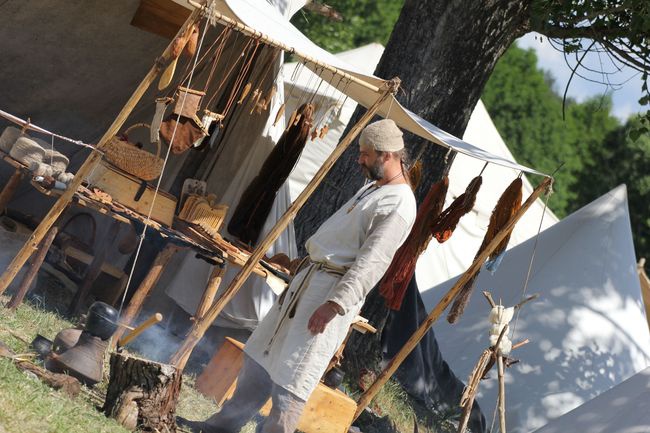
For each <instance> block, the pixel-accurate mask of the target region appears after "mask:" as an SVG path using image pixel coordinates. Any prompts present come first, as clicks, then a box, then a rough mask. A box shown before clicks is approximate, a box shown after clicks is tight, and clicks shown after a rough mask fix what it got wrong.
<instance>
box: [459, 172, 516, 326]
mask: <svg viewBox="0 0 650 433" xmlns="http://www.w3.org/2000/svg"><path fill="white" fill-rule="evenodd" d="M521 185H522V180H521V178H520V177H518V178H517V179H515V180H513V181H512V182H511V183H510V185H508V188H506V190H505V191H504V192H503V194H501V197H499V200H498V201H497V204H496V206H495V207H494V210H493V211H492V215H491V216H490V224H489V225H488V228H487V231H486V232H485V237H484V238H483V242H482V243H481V246H480V247H479V249H478V251H477V252H476V255H475V257H474V258H475V259H476V257H478V256H479V255H480V254H481V253H482V252H483V251H484V250H485V248H486V247H487V246H488V244H489V243H490V242H492V240H493V239H494V238H495V237H496V235H497V234H498V233H499V232H501V231H502V230H503V229H504V227H505V225H506V224H507V223H508V221H509V220H510V218H512V216H513V215H514V214H516V213H517V212H518V211H519V209H520V208H521V199H522V191H521ZM511 234H512V229H510V232H509V233H508V234H507V235H506V237H505V238H503V240H502V241H501V242H500V243H499V245H498V246H497V247H496V248H495V249H494V251H492V253H490V257H489V260H495V259H496V258H497V257H499V256H500V255H501V254H503V252H504V251H505V250H506V247H507V246H508V241H509V240H510V235H511ZM479 272H480V268H479V270H477V271H476V273H475V274H474V275H472V277H471V278H470V279H469V280H468V281H467V283H465V285H464V286H463V287H462V288H461V289H460V291H459V292H458V294H457V295H456V298H455V299H454V303H453V304H452V306H451V309H450V310H449V314H448V315H447V321H448V322H449V323H456V321H458V319H459V318H460V316H461V315H462V314H463V311H465V307H466V306H467V303H468V302H469V298H470V295H471V294H472V289H473V288H474V281H476V277H478V273H479Z"/></svg>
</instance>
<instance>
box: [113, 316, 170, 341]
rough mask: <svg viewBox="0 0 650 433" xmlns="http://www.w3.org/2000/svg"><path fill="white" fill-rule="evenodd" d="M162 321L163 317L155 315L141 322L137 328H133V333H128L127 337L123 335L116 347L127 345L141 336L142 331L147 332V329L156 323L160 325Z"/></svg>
mask: <svg viewBox="0 0 650 433" xmlns="http://www.w3.org/2000/svg"><path fill="white" fill-rule="evenodd" d="M162 319H163V315H162V314H160V313H156V314H154V315H153V316H151V317H149V318H148V319H147V320H145V321H144V322H142V323H141V324H140V325H138V327H137V328H135V329H134V330H133V331H131V332H129V333H128V334H127V335H125V336H124V337H123V338H121V339H120V340H119V342H118V343H117V345H118V346H120V347H123V346H126V345H127V344H129V343H130V342H131V341H132V340H133V339H134V338H135V337H137V336H138V335H140V334H142V333H143V332H144V331H146V330H147V328H149V327H151V326H153V325H155V324H156V323H160V322H161V321H162Z"/></svg>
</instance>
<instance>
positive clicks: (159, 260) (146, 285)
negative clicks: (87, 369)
mask: <svg viewBox="0 0 650 433" xmlns="http://www.w3.org/2000/svg"><path fill="white" fill-rule="evenodd" d="M179 248H180V247H178V246H177V245H174V244H167V245H166V246H165V248H163V249H162V251H160V252H159V253H158V255H157V256H156V259H155V260H154V262H153V265H152V266H151V268H150V269H149V272H148V273H147V276H145V277H144V280H142V282H141V283H140V286H139V287H138V288H137V290H136V291H135V293H134V294H133V297H132V298H131V302H129V305H128V307H127V308H126V310H124V312H123V313H122V317H121V318H120V321H121V323H123V324H125V325H131V324H132V323H133V320H135V318H136V316H137V315H138V313H139V312H140V309H141V308H142V304H144V300H145V299H147V296H149V293H150V292H151V289H152V288H153V287H154V286H155V285H156V283H157V282H158V280H159V279H160V276H161V275H162V273H163V270H164V269H165V266H167V263H169V261H170V260H171V258H172V257H173V256H174V254H176V252H177V251H178V250H179ZM127 290H128V287H127ZM124 330H125V328H124V327H122V326H120V327H119V328H117V331H115V334H113V339H112V342H111V348H112V349H114V348H115V347H116V346H117V342H118V341H119V340H120V337H122V335H123V334H124Z"/></svg>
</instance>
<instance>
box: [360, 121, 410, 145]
mask: <svg viewBox="0 0 650 433" xmlns="http://www.w3.org/2000/svg"><path fill="white" fill-rule="evenodd" d="M402 135H403V134H402V131H400V129H399V128H398V127H397V125H396V124H395V122H394V121H392V120H391V119H382V120H380V121H378V122H374V123H371V124H370V125H368V126H366V127H365V128H364V130H363V131H361V135H360V136H359V145H361V146H363V147H372V148H374V149H375V150H378V151H381V152H397V151H398V150H402V149H404V139H403V138H402Z"/></svg>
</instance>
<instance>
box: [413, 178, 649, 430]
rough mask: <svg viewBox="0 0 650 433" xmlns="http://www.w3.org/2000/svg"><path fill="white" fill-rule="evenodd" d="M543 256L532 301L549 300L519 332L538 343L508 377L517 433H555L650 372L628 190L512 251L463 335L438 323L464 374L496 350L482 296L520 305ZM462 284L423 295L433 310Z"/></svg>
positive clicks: (511, 422) (486, 393) (487, 389)
mask: <svg viewBox="0 0 650 433" xmlns="http://www.w3.org/2000/svg"><path fill="white" fill-rule="evenodd" d="M454 236H455V235H454ZM452 239H453V237H452ZM536 244H537V246H536V247H535V245H536ZM533 252H534V253H535V256H534V259H535V260H534V263H533V266H532V269H531V274H530V275H531V277H530V281H529V282H528V290H527V291H528V294H531V293H539V294H540V295H541V296H540V299H539V300H537V301H535V302H534V303H531V304H529V305H526V307H525V308H524V309H523V310H522V313H521V315H520V316H519V319H518V321H516V322H515V321H513V324H512V325H513V327H514V328H515V331H516V334H515V336H514V337H513V341H515V342H516V341H519V340H522V339H524V338H529V339H530V340H531V343H529V344H527V345H525V346H524V347H522V348H521V349H518V350H516V351H515V352H513V356H514V357H516V358H517V359H520V360H521V362H520V363H518V364H516V365H514V366H513V367H512V368H511V369H509V371H508V372H507V385H506V400H507V404H506V410H507V422H508V431H510V432H515V433H527V432H530V431H532V430H534V429H536V428H539V427H541V426H543V425H545V424H546V423H547V422H548V421H549V420H551V419H553V418H557V417H559V416H560V415H562V414H564V413H566V412H567V411H569V410H571V409H573V408H575V407H577V406H579V405H580V404H582V403H584V402H585V401H588V400H590V399H592V398H594V397H595V396H597V395H598V394H600V393H602V392H604V391H606V390H608V389H609V388H611V387H612V386H614V385H617V384H618V383H620V382H622V381H623V380H625V379H627V378H628V377H630V376H631V375H633V374H634V373H636V372H638V371H640V370H641V369H643V368H645V367H647V366H648V365H650V335H649V333H648V327H647V325H646V322H645V316H644V309H643V308H644V307H643V301H642V299H641V293H640V286H639V279H638V276H637V275H636V269H635V264H636V263H635V255H634V246H633V244H632V234H631V228H630V221H629V213H628V209H627V192H626V189H625V186H624V185H622V186H620V187H618V188H616V189H614V190H613V191H611V192H609V193H608V194H605V195H604V196H602V197H601V198H599V199H597V200H596V201H594V202H592V203H591V204H589V205H587V206H585V207H584V208H582V209H580V210H578V211H577V212H575V213H573V214H572V215H570V216H568V217H567V218H566V219H564V220H562V221H560V222H559V223H557V224H555V225H554V226H552V227H551V228H549V229H547V230H546V231H544V232H542V233H541V235H540V236H539V238H538V239H530V240H528V241H526V242H524V243H522V244H520V245H518V246H517V247H514V248H512V249H511V250H510V251H509V252H508V253H507V254H506V256H505V258H504V260H503V262H502V263H501V266H500V267H499V269H498V271H497V272H496V273H495V274H494V275H491V274H490V273H489V272H487V271H486V270H483V271H482V272H481V274H480V275H479V277H478V279H477V281H476V284H475V288H474V295H473V296H472V299H471V301H470V303H469V305H468V306H467V308H466V310H465V313H464V315H463V316H462V318H461V319H460V321H459V322H458V323H457V324H456V325H449V324H448V323H447V322H446V321H445V320H444V318H441V319H440V320H439V321H438V322H437V323H436V325H435V327H434V331H435V333H436V336H437V338H438V342H439V344H440V349H441V351H442V354H443V356H444V357H445V359H446V360H447V361H448V362H449V364H450V366H451V368H453V369H454V372H455V373H456V374H458V375H459V376H460V377H467V376H468V375H469V373H470V371H471V370H472V368H473V367H474V365H475V363H476V361H477V360H478V357H479V355H480V353H481V352H482V351H483V350H484V349H485V348H486V347H487V346H488V329H489V328H488V322H487V316H488V313H489V307H488V304H487V302H486V300H485V299H484V298H483V296H481V295H480V292H481V291H482V290H490V291H491V292H492V294H493V296H494V299H496V300H497V301H499V300H502V301H503V304H504V305H507V306H509V305H514V304H516V303H517V302H518V301H519V300H520V298H521V296H522V294H523V293H522V290H523V287H524V284H525V279H526V274H527V271H528V265H529V262H530V259H531V255H532V254H533ZM455 280H456V278H454V279H452V280H449V281H447V282H445V283H443V284H441V285H439V286H437V287H434V288H433V289H430V290H427V291H424V292H423V293H422V298H423V300H424V303H425V306H426V307H427V309H429V310H430V309H431V308H433V306H434V305H436V303H437V302H438V301H439V300H440V298H441V297H442V296H443V295H444V294H445V293H446V292H447V291H448V289H449V288H451V286H452V285H453V284H454V282H455ZM494 377H495V374H492V378H491V379H489V380H485V381H483V382H482V383H481V387H480V393H479V397H478V401H479V403H480V404H481V407H482V408H484V410H485V412H486V414H488V417H489V416H490V414H491V413H492V410H493V408H494V407H495V402H496V394H497V389H496V388H497V385H496V380H495V378H494ZM488 421H489V420H488Z"/></svg>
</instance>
